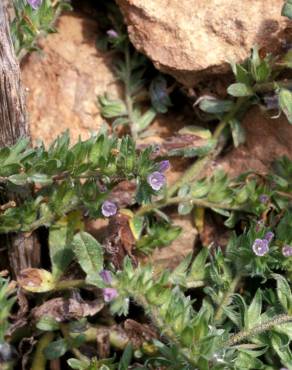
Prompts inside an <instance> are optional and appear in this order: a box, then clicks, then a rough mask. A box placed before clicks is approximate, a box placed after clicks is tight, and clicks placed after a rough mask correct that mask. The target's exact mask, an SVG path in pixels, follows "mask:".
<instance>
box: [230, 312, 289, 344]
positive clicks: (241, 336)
mask: <svg viewBox="0 0 292 370" xmlns="http://www.w3.org/2000/svg"><path fill="white" fill-rule="evenodd" d="M288 322H292V316H290V315H286V314H281V315H278V316H275V317H273V318H272V319H271V320H267V321H265V322H263V323H262V324H260V325H256V326H254V327H253V328H251V329H249V330H243V331H240V332H239V333H237V334H234V335H232V336H231V337H230V338H229V340H228V341H227V342H226V343H225V344H224V347H231V346H234V345H236V344H238V343H240V342H242V341H244V340H245V339H247V338H249V337H253V336H255V335H258V334H261V333H263V332H265V331H268V330H271V329H272V328H273V327H274V326H276V325H282V324H285V323H288Z"/></svg>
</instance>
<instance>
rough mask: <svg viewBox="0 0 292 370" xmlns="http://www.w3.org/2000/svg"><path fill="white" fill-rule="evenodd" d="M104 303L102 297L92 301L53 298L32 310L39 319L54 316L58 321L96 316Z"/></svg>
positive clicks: (34, 316)
mask: <svg viewBox="0 0 292 370" xmlns="http://www.w3.org/2000/svg"><path fill="white" fill-rule="evenodd" d="M103 307H104V303H103V302H102V301H101V300H100V299H96V300H94V301H91V302H85V301H78V300H77V299H74V298H69V299H66V298H61V297H59V298H53V299H50V300H48V301H46V302H45V303H44V304H42V305H41V306H38V307H36V308H35V309H34V310H33V311H32V316H33V319H34V320H36V321H38V320H40V319H41V318H42V317H44V316H50V317H53V318H54V319H55V320H56V321H58V322H65V321H68V320H72V319H78V318H82V317H87V316H94V315H95V314H96V313H98V312H99V311H101V310H102V309H103Z"/></svg>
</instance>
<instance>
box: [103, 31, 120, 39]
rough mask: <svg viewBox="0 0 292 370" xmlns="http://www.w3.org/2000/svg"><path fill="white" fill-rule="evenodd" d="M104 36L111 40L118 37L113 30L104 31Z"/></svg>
mask: <svg viewBox="0 0 292 370" xmlns="http://www.w3.org/2000/svg"><path fill="white" fill-rule="evenodd" d="M106 34H107V35H108V37H111V38H112V39H116V38H118V37H119V34H118V33H117V31H115V30H108V31H106Z"/></svg>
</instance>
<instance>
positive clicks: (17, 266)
mask: <svg viewBox="0 0 292 370" xmlns="http://www.w3.org/2000/svg"><path fill="white" fill-rule="evenodd" d="M28 135H29V133H28V128H27V122H26V110H25V98H24V91H23V88H22V85H21V80H20V68H19V64H18V61H17V59H16V56H15V53H14V48H13V45H12V40H11V36H10V30H9V22H8V18H7V14H6V11H5V7H4V5H3V2H2V0H0V147H3V146H11V145H13V144H15V143H16V142H17V141H18V140H19V139H20V138H21V137H25V136H28ZM23 194H25V195H24V197H25V196H28V195H29V194H30V190H29V189H25V191H24V192H23ZM9 198H10V200H11V199H14V200H15V201H16V202H17V203H19V202H21V201H22V200H23V196H22V197H21V198H20V197H19V196H17V195H15V194H9ZM8 248H9V249H8V254H9V260H10V265H11V268H12V270H13V272H14V274H15V275H17V274H18V272H19V271H20V270H21V269H24V268H27V267H35V266H36V265H38V263H39V259H40V257H39V255H40V253H39V248H38V247H37V244H36V243H35V236H26V235H24V234H17V235H12V236H11V237H10V236H9V238H8Z"/></svg>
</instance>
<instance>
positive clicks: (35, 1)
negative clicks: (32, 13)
mask: <svg viewBox="0 0 292 370" xmlns="http://www.w3.org/2000/svg"><path fill="white" fill-rule="evenodd" d="M27 3H28V4H29V5H30V6H31V7H32V8H33V9H34V10H37V9H38V8H39V7H40V6H41V4H42V0H27Z"/></svg>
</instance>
